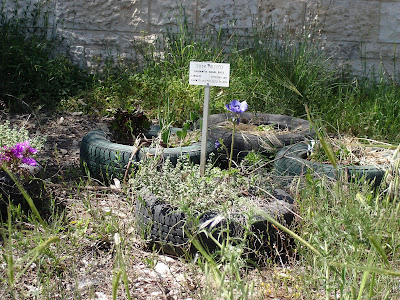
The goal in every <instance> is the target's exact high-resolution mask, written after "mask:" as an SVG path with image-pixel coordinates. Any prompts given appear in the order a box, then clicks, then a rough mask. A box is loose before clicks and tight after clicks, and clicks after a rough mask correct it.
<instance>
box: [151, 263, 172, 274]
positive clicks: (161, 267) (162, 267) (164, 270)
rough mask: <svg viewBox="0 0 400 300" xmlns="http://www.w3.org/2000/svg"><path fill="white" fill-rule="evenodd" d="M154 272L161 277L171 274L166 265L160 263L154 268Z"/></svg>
mask: <svg viewBox="0 0 400 300" xmlns="http://www.w3.org/2000/svg"><path fill="white" fill-rule="evenodd" d="M154 270H155V271H156V272H157V273H159V274H160V275H161V276H166V275H169V274H170V273H171V272H170V270H169V267H168V265H166V264H164V263H162V262H158V263H157V265H156V267H155V268H154Z"/></svg>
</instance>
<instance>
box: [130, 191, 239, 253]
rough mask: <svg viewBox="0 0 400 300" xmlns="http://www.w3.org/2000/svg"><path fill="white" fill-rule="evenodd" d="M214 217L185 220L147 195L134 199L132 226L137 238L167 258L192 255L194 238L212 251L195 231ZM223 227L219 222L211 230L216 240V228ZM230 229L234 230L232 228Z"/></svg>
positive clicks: (170, 208) (152, 196)
mask: <svg viewBox="0 0 400 300" xmlns="http://www.w3.org/2000/svg"><path fill="white" fill-rule="evenodd" d="M216 215H217V214H216V213H212V212H209V213H204V214H201V215H199V216H191V217H190V218H188V216H186V215H185V213H183V212H182V211H180V210H179V209H177V208H174V207H172V206H171V205H168V204H166V203H163V202H162V201H160V200H159V199H158V198H157V197H156V196H155V195H153V194H151V193H150V192H148V191H147V192H145V193H142V195H141V196H139V197H138V198H137V199H136V205H135V220H136V222H135V224H136V228H137V231H138V233H139V234H140V236H142V237H143V238H144V239H145V240H146V241H148V242H150V244H151V245H156V246H158V248H160V249H161V250H162V251H163V252H164V253H166V254H170V255H184V254H192V253H193V252H194V251H195V248H194V247H192V245H191V243H190V239H191V238H192V237H194V236H195V237H196V238H198V240H199V241H200V242H201V244H202V246H203V247H204V248H205V249H207V250H208V251H210V252H212V251H214V250H215V246H216V245H215V243H214V242H213V241H212V240H211V239H210V238H209V237H207V236H206V235H205V234H197V232H196V228H198V226H199V225H200V224H202V223H204V222H206V221H208V220H210V219H212V218H214V217H215V216H216ZM226 226H227V223H226V222H221V223H220V224H218V227H216V228H214V229H213V230H212V232H213V235H214V237H215V238H216V239H219V237H218V234H217V231H218V228H222V227H225V228H226ZM230 226H233V224H231V225H230ZM230 229H232V230H233V227H231V228H230ZM210 232H211V230H210ZM189 235H190V236H189Z"/></svg>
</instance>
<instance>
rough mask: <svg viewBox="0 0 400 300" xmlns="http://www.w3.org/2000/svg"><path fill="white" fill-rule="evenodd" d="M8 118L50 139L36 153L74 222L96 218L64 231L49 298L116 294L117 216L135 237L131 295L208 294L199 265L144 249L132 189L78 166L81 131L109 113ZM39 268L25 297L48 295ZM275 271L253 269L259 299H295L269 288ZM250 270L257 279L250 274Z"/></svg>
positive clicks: (130, 249) (24, 284) (128, 254)
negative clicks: (74, 232)
mask: <svg viewBox="0 0 400 300" xmlns="http://www.w3.org/2000/svg"><path fill="white" fill-rule="evenodd" d="M5 119H9V120H10V122H11V124H14V125H19V126H24V127H25V128H27V129H28V130H29V131H30V132H31V133H32V134H41V135H45V136H46V137H47V142H46V145H45V149H42V150H41V151H40V154H39V156H38V157H37V159H38V161H39V162H40V163H41V164H42V165H43V167H44V168H45V174H46V175H45V181H46V186H47V190H48V192H49V193H50V194H51V196H52V197H53V199H55V202H56V203H58V204H59V205H60V207H62V208H63V209H64V211H65V212H66V214H67V218H68V221H69V224H70V225H71V224H72V225H71V226H73V225H74V224H75V225H76V228H77V229H79V230H81V229H82V224H86V223H85V222H86V221H85V220H90V223H88V224H89V225H88V226H86V227H85V226H83V228H84V230H85V231H86V232H85V234H83V235H80V236H79V237H77V239H78V240H71V236H70V235H69V234H68V235H63V234H62V233H60V238H61V245H64V247H65V248H66V253H64V256H63V259H62V262H61V264H62V270H61V271H60V272H61V273H62V275H61V276H55V277H53V278H50V279H49V281H48V286H49V287H48V291H46V292H45V293H44V294H45V295H46V298H49V299H112V281H113V275H114V270H115V264H116V245H115V236H113V235H111V234H108V233H107V228H108V227H107V226H109V225H110V224H111V223H113V222H116V221H115V220H117V223H118V224H112V226H114V228H119V232H120V235H121V236H122V237H123V239H125V240H129V242H128V243H126V245H127V247H126V248H125V249H127V250H125V252H124V260H125V262H126V269H127V274H128V279H129V290H130V296H131V297H132V298H133V299H199V298H201V294H203V295H204V293H206V294H207V290H206V289H204V282H205V280H206V279H205V276H204V274H203V272H202V271H201V269H200V268H198V267H196V265H195V264H193V263H188V262H185V261H184V260H183V259H181V258H176V257H169V256H164V255H161V254H158V253H155V252H153V251H148V250H147V249H146V248H145V247H144V242H143V241H141V239H140V237H138V235H137V234H136V231H135V227H134V212H133V207H132V202H131V201H130V199H129V197H130V195H129V193H128V194H127V193H126V192H124V191H123V190H122V189H118V188H117V187H113V188H111V187H105V186H103V185H102V183H100V182H96V181H90V182H89V181H88V180H87V177H86V176H85V174H84V173H83V172H82V171H81V170H80V168H79V145H80V141H81V139H82V137H83V136H84V135H85V134H86V133H87V132H89V131H90V130H92V129H94V128H96V127H103V128H106V127H107V122H108V121H109V120H108V119H107V118H104V117H97V116H87V115H83V114H81V113H62V114H56V115H54V114H53V115H40V116H34V115H28V114H27V115H13V116H10V115H5V114H3V115H1V119H0V120H5ZM77 186H79V188H77ZM88 222H89V221H88ZM78 225H80V227H79V228H78ZM110 226H111V225H110ZM99 232H102V233H101V234H100V233H99ZM93 236H95V237H96V238H93ZM71 247H75V248H76V249H75V250H76V251H73V252H74V253H67V252H69V250H70V249H71ZM21 255H22V253H21ZM3 267H4V266H3ZM32 268H35V266H33V267H32ZM272 272H273V274H284V276H290V275H285V274H288V271H287V269H285V268H282V269H279V270H278V269H275V270H274V271H272ZM50 273H51V272H50ZM36 274H37V272H34V271H33V270H32V272H31V273H28V274H27V275H26V276H24V278H23V280H21V282H20V283H19V284H20V286H19V287H18V290H20V291H22V292H23V293H24V294H25V295H32V297H29V298H31V299H42V298H40V297H39V298H36V297H34V296H33V295H35V293H37V292H38V290H37V289H38V286H40V284H38V278H37V275H36ZM255 274H257V275H255ZM271 274H272V273H271V271H268V270H265V274H264V273H263V272H259V271H256V270H254V278H255V277H257V278H258V279H257V280H256V282H257V281H259V284H256V287H255V290H256V291H257V292H256V294H257V295H258V297H257V298H261V299H286V298H289V297H290V296H288V295H290V294H292V293H291V292H290V291H287V290H286V291H285V293H284V294H282V293H281V292H280V291H279V290H280V289H275V290H266V288H267V286H270V284H269V283H268V282H269V280H270V279H268V278H269V277H270V276H272V277H273V276H275V275H271ZM249 276H250V277H253V275H251V274H250V275H249ZM272 277H271V278H272ZM271 284H272V283H271ZM118 291H119V293H118V294H119V296H118V299H126V298H127V295H126V293H125V291H124V290H123V284H122V283H121V284H120V287H119V290H118ZM3 292H4V291H3ZM1 294H2V292H1V291H0V296H1ZM285 294H286V295H285ZM290 298H291V297H290ZM210 299H213V297H212V296H211V298H210Z"/></svg>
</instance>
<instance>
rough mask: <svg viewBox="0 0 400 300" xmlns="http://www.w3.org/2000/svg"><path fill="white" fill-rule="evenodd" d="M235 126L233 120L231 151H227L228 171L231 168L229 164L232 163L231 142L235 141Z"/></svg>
mask: <svg viewBox="0 0 400 300" xmlns="http://www.w3.org/2000/svg"><path fill="white" fill-rule="evenodd" d="M235 127H236V122H233V130H232V143H231V153H229V162H228V171H230V170H231V165H232V157H233V143H234V142H235Z"/></svg>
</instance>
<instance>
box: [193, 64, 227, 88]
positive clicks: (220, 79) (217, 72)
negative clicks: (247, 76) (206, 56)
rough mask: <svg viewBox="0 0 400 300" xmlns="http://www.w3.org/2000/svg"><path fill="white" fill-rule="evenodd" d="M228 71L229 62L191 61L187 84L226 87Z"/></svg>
mask: <svg viewBox="0 0 400 300" xmlns="http://www.w3.org/2000/svg"><path fill="white" fill-rule="evenodd" d="M229 71H230V65H229V64H221V63H211V62H197V61H191V62H190V66H189V84H191V85H207V84H208V85H209V86H226V87H228V86H229Z"/></svg>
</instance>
